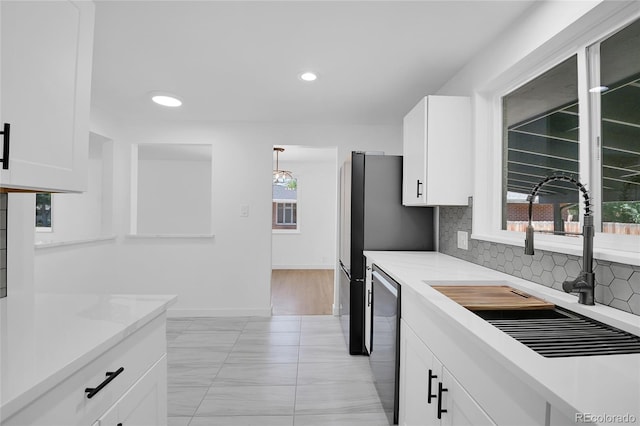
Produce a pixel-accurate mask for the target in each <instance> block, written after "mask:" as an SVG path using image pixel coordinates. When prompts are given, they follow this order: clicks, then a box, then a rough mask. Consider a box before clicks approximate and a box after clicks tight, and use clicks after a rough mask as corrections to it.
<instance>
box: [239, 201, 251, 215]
mask: <svg viewBox="0 0 640 426" xmlns="http://www.w3.org/2000/svg"><path fill="white" fill-rule="evenodd" d="M240 217H249V204H241V205H240Z"/></svg>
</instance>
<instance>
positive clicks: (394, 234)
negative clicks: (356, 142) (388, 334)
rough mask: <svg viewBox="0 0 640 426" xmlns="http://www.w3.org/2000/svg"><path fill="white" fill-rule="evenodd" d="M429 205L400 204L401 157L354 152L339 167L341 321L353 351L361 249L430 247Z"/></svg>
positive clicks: (357, 350)
mask: <svg viewBox="0 0 640 426" xmlns="http://www.w3.org/2000/svg"><path fill="white" fill-rule="evenodd" d="M433 215H434V212H433V208H431V207H404V206H403V205H402V157H401V156H390V155H383V154H377V153H375V154H374V153H366V152H356V151H354V152H352V153H351V155H349V157H348V158H347V160H346V161H345V162H344V164H343V165H342V168H341V170H340V267H341V271H340V297H339V300H340V321H341V323H342V330H343V333H344V336H345V339H346V342H347V346H348V348H349V353H350V354H351V355H363V354H365V353H366V352H365V348H364V312H365V306H364V293H365V266H366V265H365V258H364V255H363V253H362V252H363V250H402V251H412V250H413V251H429V250H433V249H434V238H435V236H434V220H433Z"/></svg>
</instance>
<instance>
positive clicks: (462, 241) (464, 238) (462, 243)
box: [458, 231, 469, 250]
mask: <svg viewBox="0 0 640 426" xmlns="http://www.w3.org/2000/svg"><path fill="white" fill-rule="evenodd" d="M458 248H459V249H462V250H469V233H468V232H465V231H458Z"/></svg>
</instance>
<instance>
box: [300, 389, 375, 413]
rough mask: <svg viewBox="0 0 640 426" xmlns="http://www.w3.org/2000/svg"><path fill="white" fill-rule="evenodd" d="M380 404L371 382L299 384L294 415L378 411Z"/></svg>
mask: <svg viewBox="0 0 640 426" xmlns="http://www.w3.org/2000/svg"><path fill="white" fill-rule="evenodd" d="M378 412H382V405H381V404H380V400H379V399H378V393H377V392H376V388H375V386H374V385H373V383H351V384H344V383H343V384H333V385H299V386H297V388H296V415H298V414H327V413H334V414H343V413H344V414H346V413H378Z"/></svg>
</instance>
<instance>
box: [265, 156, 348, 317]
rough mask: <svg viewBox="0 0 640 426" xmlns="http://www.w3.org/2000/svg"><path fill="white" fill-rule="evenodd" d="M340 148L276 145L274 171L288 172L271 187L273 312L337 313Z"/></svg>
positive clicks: (302, 313) (292, 313)
mask: <svg viewBox="0 0 640 426" xmlns="http://www.w3.org/2000/svg"><path fill="white" fill-rule="evenodd" d="M337 152H338V150H337V148H336V147H310V146H299V145H278V146H275V147H274V155H273V170H274V171H276V172H280V173H279V176H281V177H282V176H286V177H285V178H284V179H279V180H278V181H277V182H274V184H273V185H272V195H273V197H272V198H273V199H272V238H271V261H272V273H271V305H272V308H273V314H274V315H330V314H332V313H333V312H334V311H335V310H334V300H335V297H334V294H335V264H336V247H337V242H336V241H337V212H338V161H337ZM276 172H274V176H275V174H276Z"/></svg>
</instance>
